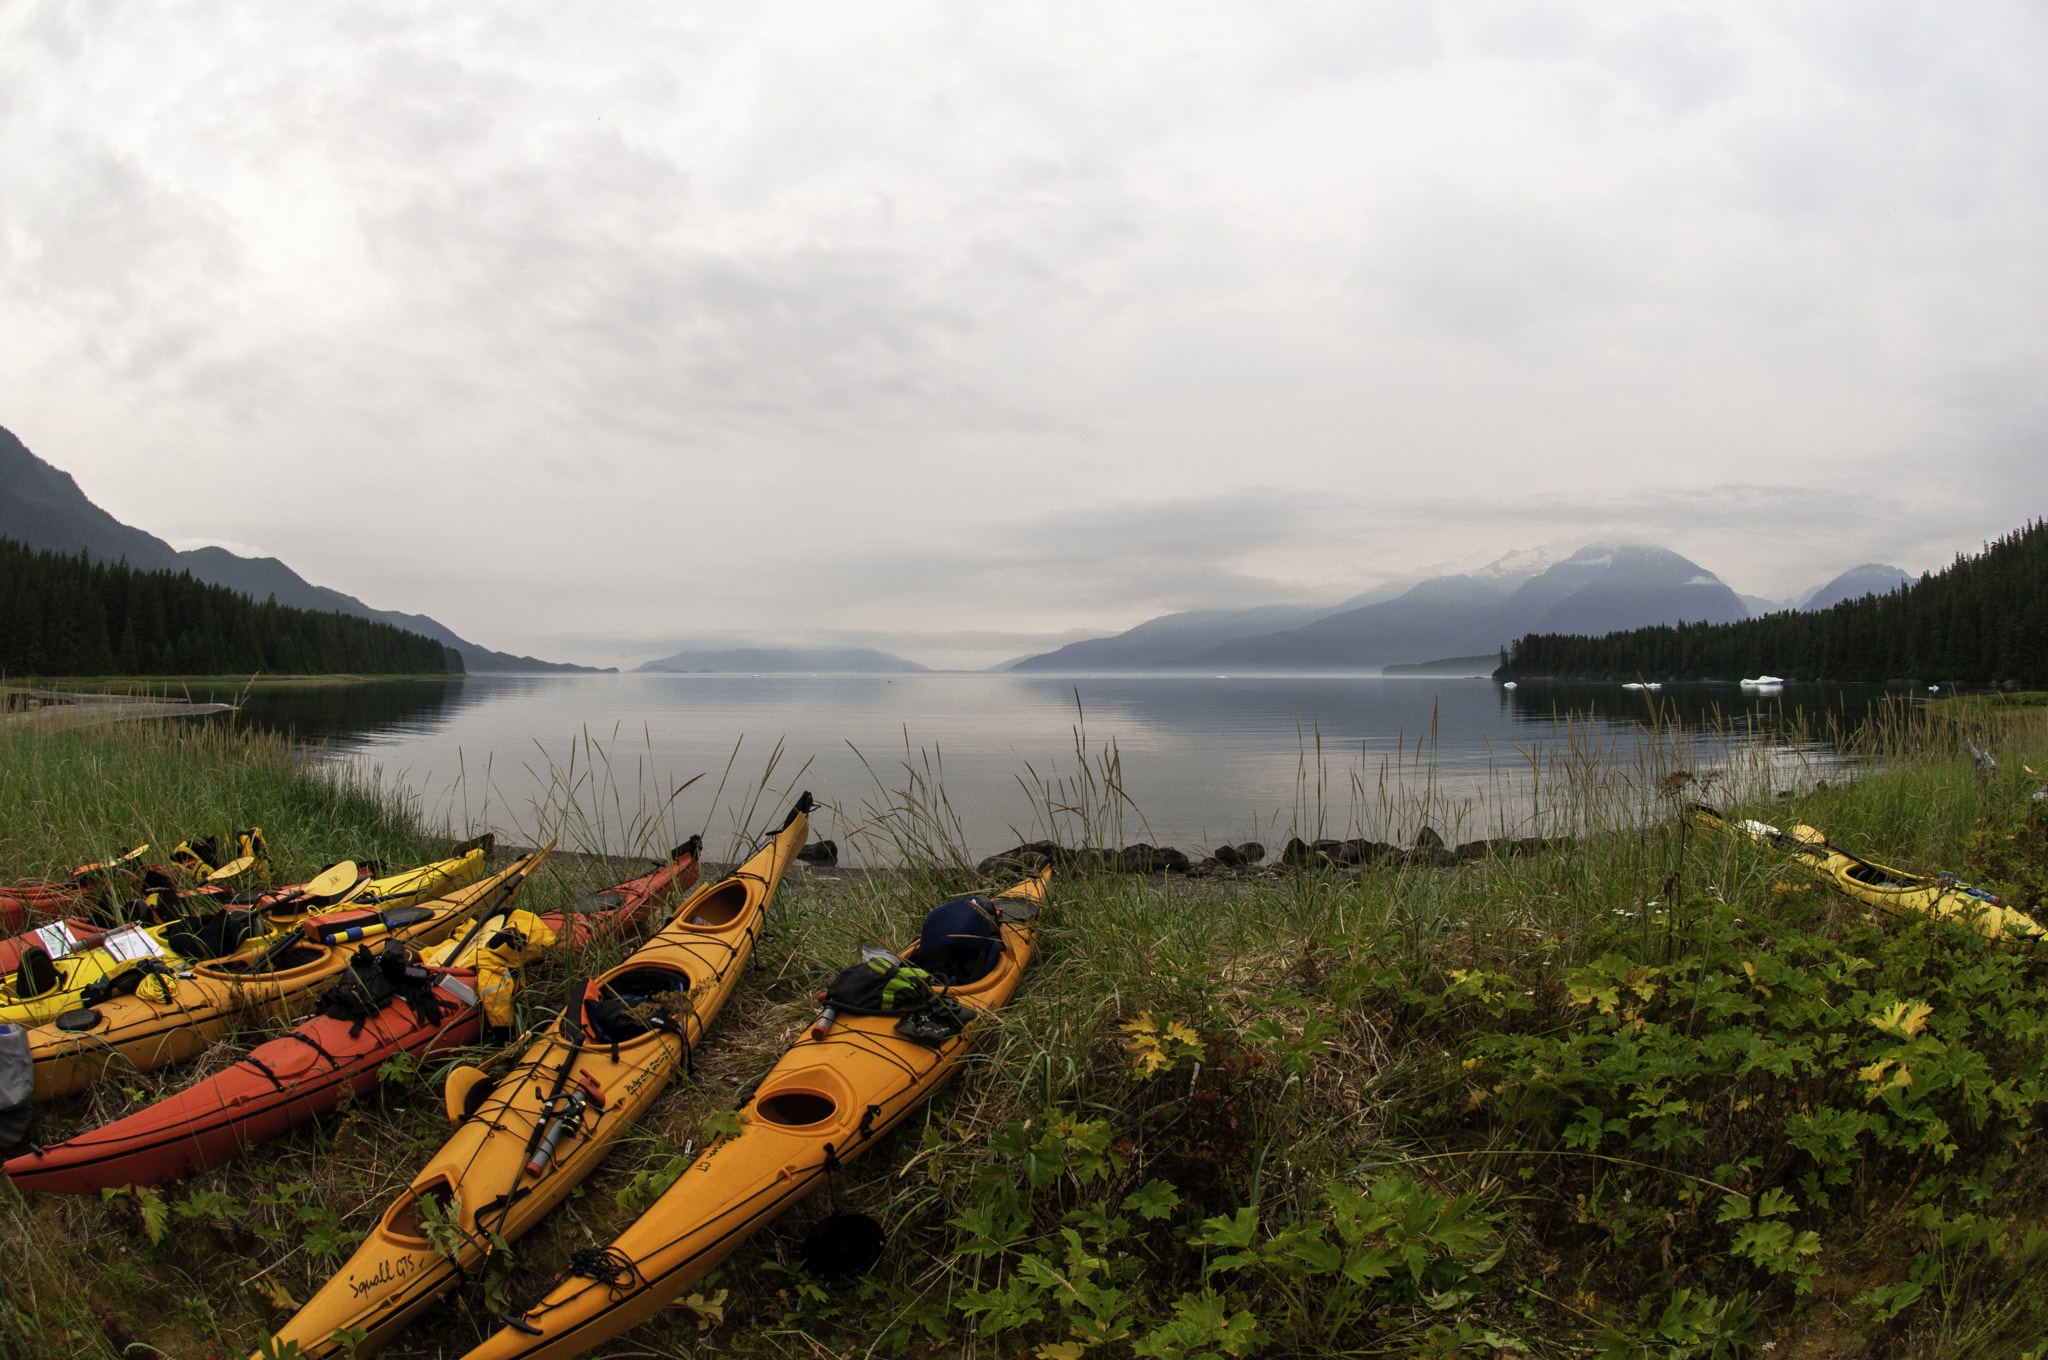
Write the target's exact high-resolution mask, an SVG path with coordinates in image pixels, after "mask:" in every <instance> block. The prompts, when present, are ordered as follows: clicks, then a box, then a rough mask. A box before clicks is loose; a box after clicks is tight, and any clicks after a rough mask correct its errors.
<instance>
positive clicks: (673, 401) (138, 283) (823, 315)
mask: <svg viewBox="0 0 2048 1360" xmlns="http://www.w3.org/2000/svg"><path fill="white" fill-rule="evenodd" d="M0 31H4V35H5V40H4V41H0V160H4V163H6V164H7V165H8V166H9V194H8V195H7V197H6V199H5V200H4V201H0V310H4V314H5V315H6V316H7V317H8V319H9V324H8V326H7V327H5V328H0V376H4V379H5V383H4V386H0V392H4V393H5V396H6V401H5V403H4V407H5V409H0V423H5V424H7V425H8V426H9V427H10V428H13V429H15V430H16V431H17V432H18V433H20V434H21V435H22V436H23V437H24V438H25V439H27V440H28V442H29V443H30V444H31V446H32V447H34V448H36V449H37V450H38V451H40V452H41V453H43V454H44V455H45V456H46V457H49V458H50V459H51V460H52V461H54V462H56V463H58V464H59V465H60V466H63V467H65V468H66V469H67V470H69V471H72V472H74V473H76V474H77V475H78V476H79V478H80V480H81V482H82V484H84V485H85V487H86V489H87V490H88V492H89V493H91V494H93V495H94V496H96V497H97V498H98V499H100V500H101V501H102V503H103V504H106V505H107V506H108V508H109V509H111V510H113V511H114V512H115V513H117V514H120V515H122V516H123V517H124V518H127V519H129V520H130V521H132V522H135V523H138V524H142V525H144V526H146V527H148V528H150V529H152V530H153V531H155V532H157V533H159V534H162V535H164V536H167V537H173V538H176V539H178V540H179V541H204V540H211V541H220V540H231V541H234V542H236V543H240V544H245V545H249V546H251V547H255V548H260V549H261V550H263V551H267V552H273V553H276V554H278V555H280V556H282V557H284V558H285V559H286V560H287V561H289V562H291V563H292V564H293V565H294V566H295V567H297V568H298V569H299V570H300V571H302V572H303V573H305V574H306V575H308V576H309V577H312V578H313V579H316V580H319V581H321V582H323V583H326V584H331V585H334V586H336V587H337V588H340V589H344V590H348V591H350V592H351V593H354V594H357V595H360V596H362V597H363V598H365V599H369V600H371V601H372V602H373V603H377V604H380V605H385V606H396V607H404V608H408V609H418V610H423V611H425V612H429V613H432V614H434V615H435V616H437V617H439V618H442V619H443V620H444V621H446V622H448V623H450V624H451V625H452V626H455V627H457V628H458V629H459V630H461V631H463V632H465V633H466V634H468V635H471V636H475V637H478V638H479V639H480V640H482V641H486V642H489V643H491V644H492V645H495V646H500V647H507V648H513V649H516V650H524V651H545V650H547V649H548V648H549V647H553V646H559V647H561V648H563V649H565V650H566V651H569V652H573V653H576V654H577V655H578V656H579V657H582V658H587V659H593V660H600V661H605V662H613V661H621V660H623V661H628V662H631V661H635V660H639V659H644V656H645V655H652V654H653V652H652V651H649V652H645V653H644V654H643V655H641V656H632V655H621V654H620V652H621V650H623V649H625V648H628V647H630V646H633V645H635V644H637V642H639V641H641V640H645V641H648V642H649V643H650V644H652V645H653V646H654V648H655V650H659V649H660V648H661V647H662V646H665V645H667V643H669V642H671V641H675V640H682V639H692V640H694V639H699V638H710V637H714V636H716V637H724V638H730V639H734V640H740V639H744V638H759V639H762V640H792V641H795V640H804V639H820V640H824V639H831V640H839V641H857V640H870V641H874V640H884V639H895V640H897V641H898V642H900V643H901V647H900V648H899V649H901V650H906V651H909V652H910V654H913V655H917V654H918V653H917V652H916V651H915V650H913V649H914V648H918V647H928V648H929V649H931V651H932V652H933V654H934V655H936V654H938V653H940V652H945V653H947V654H948V655H951V656H954V657H958V658H967V657H971V656H976V655H979V656H981V658H982V659H984V660H995V659H997V658H998V657H999V656H1002V655H1009V654H1012V652H1013V651H1021V650H1028V649H1029V648H1030V647H1031V646H1034V645H1036V642H1035V640H1039V639H1047V640H1050V639H1063V638H1065V637H1068V636H1070V635H1071V634H1072V632H1073V631H1074V630H1075V629H1091V630H1107V629H1110V628H1117V627H1123V626H1128V625H1129V624H1131V623H1135V622H1137V621H1138V620H1140V619H1142V618H1143V617H1146V616H1147V615H1148V614H1153V613H1158V612H1163V611H1164V610H1167V609H1173V608H1182V607H1190V606H1198V605H1227V604H1241V603H1253V602H1258V601H1262V600H1269V599H1276V598H1309V597H1317V598H1329V599H1334V598H1339V597H1342V596H1344V595H1348V594H1350V593H1352V592H1354V591H1356V590H1358V589H1361V588H1363V587H1364V586H1367V585H1370V584H1372V583H1374V582H1376V581H1380V580H1384V579H1387V578H1389V577H1391V576H1396V575H1399V574H1401V573H1404V572H1406V571H1408V570H1410V569H1412V568H1414V567H1415V566H1417V565H1418V564H1420V563H1424V562H1442V561H1448V560H1467V559H1472V558H1475V557H1483V556H1485V555H1487V554H1489V553H1493V552H1498V551H1503V550H1505V549H1507V548H1509V547H1513V546H1526V545H1529V544H1532V543H1537V542H1553V541H1562V540H1565V539H1568V538H1570V537H1572V536H1575V535H1576V536H1580V537H1581V538H1582V539H1583V538H1590V537H1608V538H1615V537H1639V538H1657V539H1659V540H1661V541H1666V542H1669V543H1671V545H1672V546H1674V547H1676V548H1678V549H1679V550H1680V551H1684V552H1687V553H1688V554H1689V555H1691V556H1694V557H1696V558H1697V559H1698V560H1700V561H1702V562H1703V563H1704V564H1705V565H1707V566H1709V567H1711V568H1712V569H1714V570H1716V571H1719V572H1721V573H1722V574H1723V575H1724V576H1726V577H1728V578H1729V579H1730V580H1731V582H1732V583H1734V584H1737V585H1738V587H1739V588H1742V589H1745V590H1751V591H1754V592H1756V593H1762V594H1771V595H1785V594H1790V593H1791V592H1792V591H1794V590H1796V589H1799V588H1801V587H1803V586H1805V585H1809V584H1811V583H1813V582H1814V581H1817V580H1820V579H1824V578H1825V577H1826V576H1828V575H1830V574H1832V572H1833V571H1834V570H1838V569H1839V568H1840V567H1841V566H1844V565H1848V564H1850V563H1852V562H1854V561H1859V560H1864V559H1866V558H1873V557H1874V558H1882V559H1889V560H1896V561H1900V562H1901V564H1902V565H1906V566H1920V565H1933V564H1935V563H1937V562H1938V561H1940V560H1944V559H1945V558H1946V557H1947V556H1948V555H1949V554H1950V553H1951V552H1952V551H1953V550H1954V549H1955V548H1956V547H1961V546H1968V545H1970V544H1974V543H1975V542H1977V541H1980V540H1981V538H1983V537H1984V536H1986V535H1988V534H1994V533H1997V532H1999V531H2001V530H2002V529H2005V528H2009V527H2012V525H2013V524H2014V523H2017V522H2018V520H2020V519H2022V518H2024V517H2025V516H2026V515H2027V514H2030V513H2038V511H2039V501H2040V498H2041V495H2042V493H2043V492H2044V491H2048V487H2044V485H2043V480H2042V477H2043V474H2041V473H2040V472H2039V471H2037V469H2038V468H2039V467H2041V466H2042V465H2043V460H2042V459H2040V458H2039V456H2038V449H2039V446H2040V441H2041V438H2042V436H2043V434H2044V433H2048V429H2044V426H2048V418H2044V416H2043V415H2042V399H2041V397H2040V392H2039V386H2038V381H2037V380H2036V379H2035V378H2034V377H2033V375H2035V374H2038V373H2039V372H2041V371H2043V369H2044V361H2048V338H2044V336H2043V334H2042V332H2041V329H2040V326H2039V322H2038V318H2039V316H2040V315H2041V314H2042V312H2043V311H2044V308H2048V260H2044V259H2043V257H2042V256H2041V254H2040V251H2039V249H2038V242H2039V240H2040V239H2041V237H2042V235H2043V227H2044V225H2048V223H2044V217H2048V179H2044V177H2043V176H2042V175H2041V174H2040V173H2039V171H2040V167H2041V166H2042V164H2043V163H2044V162H2048V87H2044V86H2043V84H2042V82H2040V81H2039V79H2038V72H2039V70H2040V68H2041V59H2042V57H2043V55H2044V51H2043V49H2044V45H2048V44H2044V38H2048V29H2044V22H2043V20H2042V19H2041V17H2040V15H2039V14H2038V13H2037V12H2036V11H2034V10H2032V9H2030V8H2029V7H2026V6H2023V5H2017V4H1996V3H1994V4H1989V5H1986V6H1982V7H1979V8H1978V9H1976V10H1974V11H1972V16H1971V21H1970V22H1969V23H1967V24H1957V23H1955V22H1954V17H1953V14H1952V13H1951V12H1950V11H1948V10H1945V9H1942V8H1938V7H1933V6H1928V5H1922V4H1913V3H1904V2H1903V0H1884V2H1883V3H1877V4H1867V3H1851V2H1850V0H1839V2H1838V3H1822V4H1817V5H1813V6H1807V7H1802V8H1799V9H1796V10H1786V9H1784V8H1783V7H1780V6H1772V5H1765V4H1755V5H1736V6H1731V7H1722V8H1719V9H1715V10H1712V11H1702V10H1699V9H1697V8H1696V7H1690V6H1681V5H1676V4H1650V5H1644V6H1629V7H1626V8H1624V9H1616V8H1614V7H1609V6H1593V5H1577V6H1555V5H1534V4H1524V3H1521V2H1520V0H1486V2H1485V3H1481V4H1476V5H1457V6H1449V5H1441V6H1420V7H1417V6H1383V7H1360V6H1355V5H1348V4H1341V3H1335V2H1334V0H1331V2H1328V3H1324V2H1323V0H1314V2H1310V0H1303V2H1302V3H1288V4H1280V5H1250V4H1243V3H1224V2H1223V0H1213V2H1211V0H1205V2H1204V3H1199V4H1194V5H1189V6H1184V7H1181V8H1180V9H1177V10H1176V11H1175V15H1174V21H1173V22H1171V23H1162V22H1161V21H1160V19H1159V17H1158V15H1157V14H1156V13H1153V12H1150V11H1135V10H1117V9H1114V8H1110V9H1104V8H1103V7H1100V6H1083V5H1078V4H1076V5H1066V6H1054V7H1052V8H1045V7H1027V6H977V7H972V8H969V9H959V8H947V7H942V6H935V5H924V4H900V5H884V6H880V7H870V8H859V7H856V8H852V9H849V8H846V7H840V6H829V5H815V6H812V7H809V8H802V7H800V8H799V9H798V10H797V11H792V12H788V13H786V14H784V15H782V16H781V17H779V18H771V17H770V16H768V15H766V14H756V13H753V12H751V11H745V10H734V9H731V8H730V7H727V8H714V7H708V6H705V7H691V6H668V5H664V6H637V5H617V6H611V7H608V8H607V9H606V10H605V12H604V13H603V14H602V16H599V17H597V18H592V17H591V16H589V15H585V14H581V13H577V12H573V11H565V10H563V9H561V7H559V6H548V5H543V4H540V3H538V2H537V0H503V2H501V3H490V4H482V5H476V6H470V7H466V8H465V9H463V10H461V11H447V12H437V13H428V14H422V13H420V12H418V11H417V10H416V9H415V8H413V7H408V6H403V5H398V4H395V3H392V4H372V5H365V6H351V7H348V8H347V9H345V10H320V9H317V8H307V7H298V8H291V7H273V8H270V9H267V10H263V11H260V12H255V13H251V12H247V11H240V10H228V9H226V8H225V7H221V8H208V7H204V6H201V7H197V8H188V9H181V10H179V11H177V12H175V13H173V12H169V11H150V10H146V9H145V10H134V9H129V10H111V9H91V8H87V7H78V6H69V5H54V4H43V5H36V4H30V5H24V6H20V7H17V8H16V9H14V10H11V11H9V12H8V14H7V15H5V16H0ZM1930 467H1933V468H1936V469H1938V473H1937V475H1935V476H1933V477H1930V476H1929V475H1928V469H1929V468H1930ZM194 486H204V487H207V488H216V487H218V488H226V489H229V490H228V491H223V492H221V493H217V494H208V495H205V496H194V495H193V494H192V492H191V488H192V487H194ZM1821 495H1826V496H1829V497H1831V498H1834V503H1835V504H1837V505H1844V504H1846V505H1848V506H1851V507H1852V508H1853V510H1854V513H1853V514H1847V515H1835V516H1832V517H1827V518H1822V517H1815V516H1812V515H1811V514H1810V513H1804V514H1803V513H1802V511H1810V507H1811V504H1812V500H1813V498H1814V497H1817V496H1821ZM657 639H659V640H660V641H658V642H657V641H656V640H657ZM947 639H953V642H952V643H951V644H950V645H948V644H947V642H946V640H947ZM1012 644H1016V645H1014V646H1013V645H1012ZM878 645H887V643H886V642H881V643H878ZM585 649H587V650H585ZM607 649H611V650H610V651H607Z"/></svg>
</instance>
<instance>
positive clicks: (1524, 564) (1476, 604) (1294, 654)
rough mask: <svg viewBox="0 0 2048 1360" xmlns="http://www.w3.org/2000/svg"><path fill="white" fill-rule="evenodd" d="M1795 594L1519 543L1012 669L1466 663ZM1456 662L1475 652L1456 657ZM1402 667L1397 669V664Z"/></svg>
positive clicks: (1689, 569)
mask: <svg viewBox="0 0 2048 1360" xmlns="http://www.w3.org/2000/svg"><path fill="white" fill-rule="evenodd" d="M1906 579H1909V578H1908V577H1907V576H1906V573H1905V572H1903V571H1900V570H1899V569H1898V568H1897V567H1886V566H1880V565H1877V564H1874V563H1866V564H1865V565H1863V566H1860V567H1855V568H1852V569H1851V570H1849V571H1846V572H1844V573H1842V575H1840V576H1838V577H1836V578H1835V579H1834V580H1833V581H1830V582H1828V584H1826V585H1824V586H1822V587H1820V589H1818V590H1816V591H1814V592H1813V593H1812V594H1810V595H1809V596H1807V597H1806V598H1805V599H1804V600H1802V601H1801V602H1800V603H1799V604H1798V605H1797V606H1796V607H1797V608H1799V609H1803V610H1804V609H1824V608H1826V607H1828V606H1829V605H1831V604H1834V603H1836V602H1838V601H1840V600H1844V599H1854V598H1856V597H1857V596H1859V595H1865V594H1881V593H1883V592H1885V591H1887V590H1890V589H1892V587H1894V586H1896V585H1897V584H1899V583H1900V582H1901V581H1903V580H1906ZM1785 607H1786V606H1784V605H1779V604H1776V603H1774V602H1773V601H1769V600H1764V599H1760V598H1756V597H1743V596H1738V595H1737V594H1736V593H1735V592H1734V591H1732V590H1730V589H1729V588H1728V586H1727V585H1726V584H1724V583H1723V582H1722V581H1721V579H1720V578H1719V577H1717V576H1715V575H1714V574H1713V573H1712V572H1710V571H1708V570H1707V569H1706V568H1704V567H1702V566H1700V565H1699V564H1698V563H1696V562H1692V561H1689V560H1688V559H1686V558H1684V557H1681V556H1679V555H1678V554H1677V553H1675V552H1671V551H1669V550H1668V549H1665V548H1657V547H1645V546H1635V545H1628V546H1620V547H1605V546H1594V547H1587V548H1582V549H1580V550H1579V551H1578V552H1576V553H1573V554H1572V555H1571V556H1569V557H1566V558H1563V559H1562V560H1557V559H1552V558H1550V557H1548V556H1546V555H1544V554H1541V553H1512V554H1509V555H1508V556H1507V557H1504V558H1501V559H1500V560H1499V561H1496V562H1493V563H1490V564H1488V565H1487V566H1485V567H1482V568H1480V569H1479V570H1477V571H1474V572H1468V573H1459V574H1455V575H1449V576H1436V577H1431V578H1430V579H1428V580H1426V581H1422V582H1420V583H1418V584H1416V585H1412V586H1409V587H1407V588H1406V589H1401V590H1398V592H1389V593H1388V596H1387V597H1383V598H1377V599H1375V598H1371V597H1363V596H1362V597H1359V598H1358V599H1354V600H1348V601H1346V602H1344V603H1343V604H1340V605H1335V606H1329V607H1323V608H1317V607H1313V606H1305V605H1265V606H1259V607H1256V608H1252V609H1238V610H1199V611H1194V612H1190V613H1183V614H1168V615H1165V616H1164V617H1161V618H1156V619H1150V620H1147V621H1146V622H1144V623H1141V624H1139V625H1138V626H1137V627H1135V628H1132V629H1130V630H1129V631H1127V632H1124V633H1120V634H1118V635H1117V636H1115V637H1107V638H1090V639H1088V640H1086V641H1083V642H1075V643H1069V644H1068V645H1067V646H1065V647H1062V648H1060V649H1059V650H1057V651H1053V652H1046V653H1044V654H1042V655H1039V656H1031V657H1025V658H1024V659H1023V660H1021V661H1017V662H1013V663H1011V664H1010V665H1009V666H1007V667H1005V668H1004V669H1006V670H1012V671H1039V672H1047V671H1050V672H1062V671H1066V672H1071V671H1077V670H1078V671H1124V670H1171V669H1185V670H1203V671H1206V670H1217V669H1229V670H1233V671H1240V672H1243V671H1266V670H1270V671H1300V670H1337V671H1361V672H1367V671H1374V670H1379V669H1381V668H1387V667H1409V668H1411V669H1410V671H1409V673H1416V670H1417V669H1419V663H1431V665H1430V669H1431V670H1433V671H1434V670H1437V669H1438V668H1439V667H1442V668H1444V669H1448V670H1461V669H1462V670H1465V671H1466V672H1468V673H1469V662H1470V659H1471V658H1473V657H1475V656H1485V655H1491V654H1493V653H1495V651H1496V650H1497V649H1498V648H1500V647H1502V646H1504V645H1505V644H1507V643H1508V642H1510V641H1512V640H1513V639H1515V638H1518V637H1521V636H1523V635H1524V634H1527V633H1573V634H1589V635H1596V636H1597V635H1599V634H1604V633H1611V632H1617V631H1620V630H1623V629H1630V628H1641V627H1645V626H1648V625H1651V624H1659V623H1678V622H1698V621H1705V622H1710V623H1733V622H1737V621H1739V620H1742V619H1746V618H1749V617H1751V616H1752V615H1753V614H1761V613H1768V612H1772V611H1774V610H1779V609H1783V608H1785ZM1454 663H1466V664H1465V665H1464V666H1462V667H1461V666H1460V665H1457V664H1454ZM1396 673H1398V672H1396Z"/></svg>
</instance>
